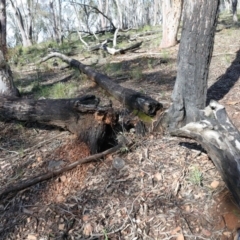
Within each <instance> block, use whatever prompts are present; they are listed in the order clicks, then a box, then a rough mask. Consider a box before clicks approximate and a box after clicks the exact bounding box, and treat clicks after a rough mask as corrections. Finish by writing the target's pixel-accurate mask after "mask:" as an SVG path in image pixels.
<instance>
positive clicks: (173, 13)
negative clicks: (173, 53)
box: [160, 0, 183, 49]
mask: <svg viewBox="0 0 240 240" xmlns="http://www.w3.org/2000/svg"><path fill="white" fill-rule="evenodd" d="M182 5H183V0H163V1H162V15H163V23H162V40H161V44H160V49H162V48H168V47H172V46H175V45H176V44H177V34H178V28H179V24H180V20H181V14H182Z"/></svg>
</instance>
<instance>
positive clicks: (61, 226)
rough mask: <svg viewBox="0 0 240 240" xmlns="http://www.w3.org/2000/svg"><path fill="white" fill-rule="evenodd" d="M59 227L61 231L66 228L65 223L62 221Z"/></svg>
mask: <svg viewBox="0 0 240 240" xmlns="http://www.w3.org/2000/svg"><path fill="white" fill-rule="evenodd" d="M58 229H59V230H60V231H63V230H64V224H63V223H62V224H59V225H58Z"/></svg>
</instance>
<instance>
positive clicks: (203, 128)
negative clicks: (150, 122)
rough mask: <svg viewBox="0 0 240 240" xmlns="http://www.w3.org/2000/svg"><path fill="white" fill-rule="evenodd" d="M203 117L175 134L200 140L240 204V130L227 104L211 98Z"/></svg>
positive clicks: (239, 204) (174, 133)
mask: <svg viewBox="0 0 240 240" xmlns="http://www.w3.org/2000/svg"><path fill="white" fill-rule="evenodd" d="M203 113H204V115H203V120H202V121H199V122H191V123H189V124H187V125H186V126H184V127H182V128H180V129H179V130H176V131H174V132H173V133H172V134H173V135H176V136H182V137H190V138H193V139H195V140H197V141H198V142H199V143H200V144H201V145H202V146H203V148H204V149H205V150H206V151H207V153H208V155H209V156H210V158H211V159H212V161H213V162H214V164H215V166H216V168H217V170H218V171H219V173H220V174H221V176H222V179H223V180H224V181H225V183H226V185H227V187H228V189H229V190H230V191H231V193H232V194H233V197H234V198H235V200H236V202H237V204H238V206H239V207H240V187H239V186H240V133H239V131H238V129H237V128H236V127H235V126H234V125H233V124H232V122H231V120H230V119H229V118H228V116H227V113H226V110H225V108H224V106H222V105H220V104H218V103H217V102H216V101H211V102H210V104H209V106H208V107H207V108H205V110H204V112H203Z"/></svg>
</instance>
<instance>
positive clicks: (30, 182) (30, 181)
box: [0, 143, 123, 199]
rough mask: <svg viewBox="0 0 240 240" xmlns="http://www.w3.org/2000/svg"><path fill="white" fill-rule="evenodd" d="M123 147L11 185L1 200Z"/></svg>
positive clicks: (1, 191) (3, 192) (3, 191)
mask: <svg viewBox="0 0 240 240" xmlns="http://www.w3.org/2000/svg"><path fill="white" fill-rule="evenodd" d="M122 146H123V144H122V143H119V144H118V145H117V146H115V147H112V148H110V149H108V150H106V151H104V152H101V153H97V154H94V155H92V156H89V157H86V158H83V159H79V160H77V161H75V162H73V163H71V164H69V165H66V166H64V167H61V168H58V169H56V170H53V171H49V172H47V173H45V174H41V175H38V176H35V177H33V178H32V179H28V180H25V181H22V182H20V183H16V184H14V185H10V186H8V187H5V188H4V189H1V190H0V199H2V198H3V197H5V196H6V195H7V194H9V193H14V192H17V191H21V190H23V189H26V188H28V187H31V186H33V185H35V184H37V183H40V182H43V181H45V180H48V179H50V178H53V177H55V176H57V175H59V174H61V173H64V172H66V171H69V170H72V169H73V168H75V167H77V166H78V165H80V164H84V163H88V162H93V161H98V160H99V159H101V158H103V157H104V156H106V155H108V154H111V153H114V152H116V151H118V150H119V149H120V148H121V147H122Z"/></svg>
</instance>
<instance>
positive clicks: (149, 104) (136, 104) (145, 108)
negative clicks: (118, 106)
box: [40, 53, 163, 116]
mask: <svg viewBox="0 0 240 240" xmlns="http://www.w3.org/2000/svg"><path fill="white" fill-rule="evenodd" d="M53 57H58V58H61V59H62V60H63V61H64V62H66V63H68V64H69V65H70V66H72V67H75V68H78V69H79V70H80V71H81V72H83V73H85V74H86V75H87V76H88V77H89V78H90V79H91V80H93V81H94V82H96V83H97V84H98V85H99V86H100V87H102V88H103V89H105V90H106V91H107V92H108V93H109V94H111V95H112V96H114V97H115V98H116V99H117V100H118V101H120V102H121V103H122V104H123V105H124V106H126V107H129V108H130V109H131V110H133V109H136V110H138V111H142V112H144V113H145V114H147V115H149V116H154V115H155V114H156V112H157V111H158V110H160V109H162V108H163V106H162V104H160V103H159V102H157V101H156V100H154V99H152V98H151V97H149V96H147V95H145V94H142V93H139V92H136V91H134V90H132V89H128V88H124V87H122V86H120V85H118V84H116V83H114V82H113V80H112V79H110V78H109V77H108V76H106V75H104V74H101V73H98V72H96V71H94V70H93V69H92V68H90V67H88V66H86V65H84V64H82V63H81V62H79V61H77V60H75V59H71V58H68V57H67V56H65V55H63V54H61V53H51V54H49V55H48V56H47V57H45V58H43V59H42V60H41V61H40V63H41V62H44V61H46V60H48V59H50V58H53Z"/></svg>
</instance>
